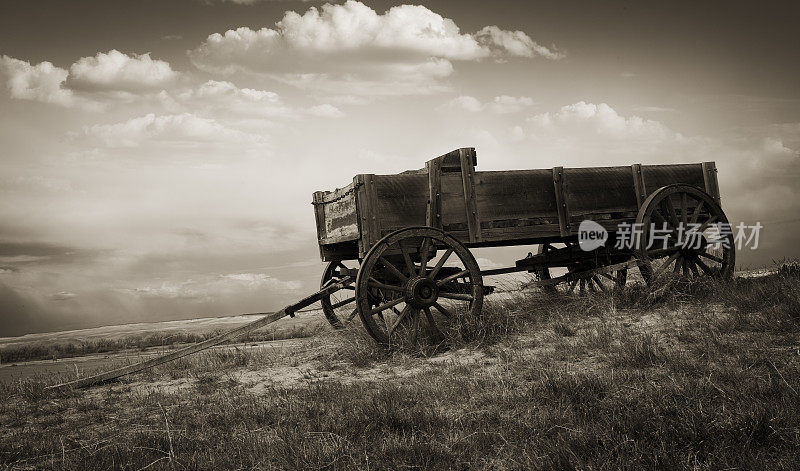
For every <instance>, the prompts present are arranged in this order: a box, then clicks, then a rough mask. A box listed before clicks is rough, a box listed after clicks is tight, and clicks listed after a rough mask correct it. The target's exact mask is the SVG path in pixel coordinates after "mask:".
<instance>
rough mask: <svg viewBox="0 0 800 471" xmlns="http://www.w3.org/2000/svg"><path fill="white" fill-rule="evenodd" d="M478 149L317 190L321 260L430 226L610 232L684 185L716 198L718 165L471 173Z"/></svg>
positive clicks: (522, 237)
mask: <svg viewBox="0 0 800 471" xmlns="http://www.w3.org/2000/svg"><path fill="white" fill-rule="evenodd" d="M476 165H477V156H476V152H475V149H474V148H462V149H457V150H454V151H452V152H449V153H447V154H444V155H442V156H440V157H437V158H435V159H432V160H430V161H428V162H426V164H425V168H423V169H421V170H414V171H408V172H404V173H400V174H396V175H374V174H360V175H356V176H355V178H354V179H353V182H352V183H351V184H350V185H347V186H346V187H344V188H340V189H337V190H334V191H318V192H316V193H314V201H313V202H314V206H315V215H316V222H317V236H318V240H319V246H320V252H321V255H322V259H323V260H324V261H331V260H348V259H350V260H352V259H357V258H363V257H364V255H365V254H366V252H367V251H368V250H369V248H370V247H371V246H372V245H373V244H374V243H375V242H377V241H378V240H379V239H380V238H381V237H383V236H385V235H386V234H389V233H390V232H392V231H394V230H397V229H401V228H403V227H411V226H430V227H435V228H438V229H442V230H444V231H445V232H447V233H449V234H451V235H453V236H454V237H455V238H456V239H458V240H459V241H460V242H462V243H464V244H465V245H466V246H467V247H489V246H505V245H524V244H535V243H541V242H547V241H554V240H558V239H560V238H562V237H568V236H572V235H576V234H577V228H578V224H580V222H581V221H583V220H584V219H591V220H593V221H596V222H598V223H600V224H601V225H602V226H604V227H605V228H606V229H607V230H609V231H614V230H616V228H617V227H618V225H619V224H620V223H633V222H634V220H635V219H636V215H637V213H638V211H639V209H640V208H641V206H642V203H643V202H644V200H645V199H646V198H647V196H648V194H649V193H650V192H652V191H654V190H656V189H658V188H661V187H664V186H667V185H671V184H679V183H680V184H686V185H691V186H694V187H697V188H699V189H701V190H703V191H705V192H706V193H708V194H709V195H710V196H711V197H712V198H713V199H714V200H715V201H716V202H717V203H719V201H720V197H719V187H718V186H717V176H716V167H715V164H714V162H704V163H695V164H673V165H641V164H633V165H630V166H618V167H591V168H563V167H554V168H552V169H533V170H509V171H483V172H480V171H475V166H476Z"/></svg>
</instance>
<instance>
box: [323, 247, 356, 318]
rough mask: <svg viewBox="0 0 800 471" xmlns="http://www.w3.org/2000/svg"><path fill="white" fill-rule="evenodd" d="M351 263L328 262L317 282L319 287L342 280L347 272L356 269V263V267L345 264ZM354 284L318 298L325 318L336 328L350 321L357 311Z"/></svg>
mask: <svg viewBox="0 0 800 471" xmlns="http://www.w3.org/2000/svg"><path fill="white" fill-rule="evenodd" d="M353 263H354V262H345V261H336V262H328V264H327V265H326V266H325V271H323V272H322V280H321V281H320V283H319V285H320V289H322V288H325V287H326V286H328V285H330V284H331V283H337V282H339V281H342V280H343V279H345V278H346V277H347V276H348V274H349V273H352V272H354V271H355V270H357V269H358V264H356V268H351V267H349V266H347V265H348V264H353ZM354 285H355V283H353V284H351V285H350V287H349V288H346V289H344V290H342V291H338V292H336V293H334V294H331V295H328V296H325V297H324V298H322V299H321V300H320V304H321V305H322V312H323V313H324V314H325V318H326V319H328V322H330V324H331V325H332V326H333V327H334V328H336V329H341V328H343V327H344V326H346V325H347V324H349V323H350V322H352V321H353V319H354V318H355V317H356V314H357V313H358V309H356V297H355V293H354V291H355V286H354Z"/></svg>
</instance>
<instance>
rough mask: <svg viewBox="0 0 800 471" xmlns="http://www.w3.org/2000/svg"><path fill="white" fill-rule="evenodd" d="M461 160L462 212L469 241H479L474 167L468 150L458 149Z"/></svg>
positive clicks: (479, 228)
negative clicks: (463, 212) (464, 215)
mask: <svg viewBox="0 0 800 471" xmlns="http://www.w3.org/2000/svg"><path fill="white" fill-rule="evenodd" d="M459 150H460V159H461V182H462V186H463V188H464V211H465V214H466V219H467V227H468V228H469V241H470V242H479V241H480V240H481V224H480V216H479V214H478V206H477V204H476V202H475V167H473V165H472V154H471V152H470V150H469V149H459Z"/></svg>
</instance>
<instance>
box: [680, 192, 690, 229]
mask: <svg viewBox="0 0 800 471" xmlns="http://www.w3.org/2000/svg"><path fill="white" fill-rule="evenodd" d="M686 198H687V195H686V193H681V222H682V223H683V228H684V230H686V225H687V224H688V223H689V220H688V218H687V217H686V216H687V214H686V206H687V201H686Z"/></svg>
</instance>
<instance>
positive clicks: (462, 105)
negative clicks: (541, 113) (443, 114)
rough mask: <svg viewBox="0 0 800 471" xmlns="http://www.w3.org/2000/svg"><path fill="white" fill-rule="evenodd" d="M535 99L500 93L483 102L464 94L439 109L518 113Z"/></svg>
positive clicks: (529, 105)
mask: <svg viewBox="0 0 800 471" xmlns="http://www.w3.org/2000/svg"><path fill="white" fill-rule="evenodd" d="M533 104H534V102H533V99H532V98H530V97H526V96H521V97H513V96H508V95H500V96H496V97H494V98H493V99H492V100H491V101H489V102H487V103H482V102H481V101H480V100H478V99H477V98H475V97H472V96H469V95H462V96H459V97H456V98H453V99H452V100H450V101H449V102H447V103H445V104H444V105H442V106H440V107H439V108H438V110H439V111H448V110H463V111H469V112H472V113H477V112H480V111H490V112H492V113H496V114H508V113H516V112H519V111H522V110H524V109H525V108H528V107H531V106H533Z"/></svg>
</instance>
